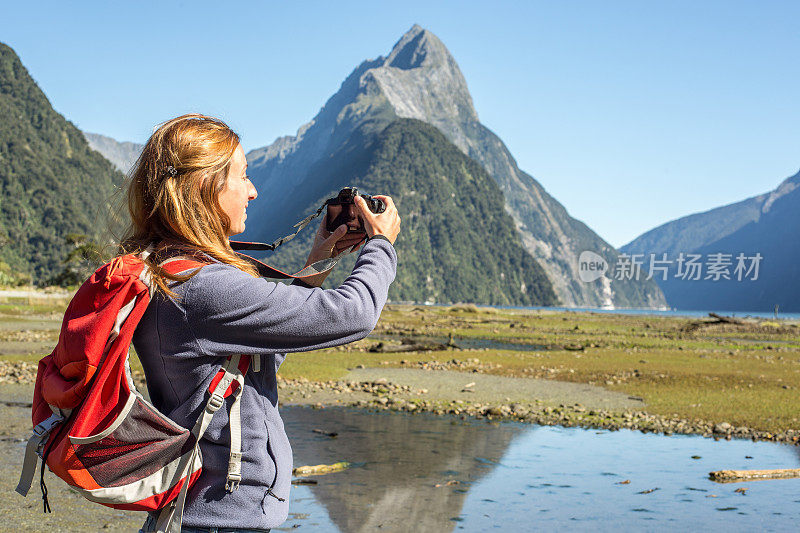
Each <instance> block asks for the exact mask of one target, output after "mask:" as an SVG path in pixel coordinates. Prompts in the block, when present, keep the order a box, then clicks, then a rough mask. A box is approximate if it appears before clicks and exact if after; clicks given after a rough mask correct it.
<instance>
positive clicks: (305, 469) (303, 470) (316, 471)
mask: <svg viewBox="0 0 800 533" xmlns="http://www.w3.org/2000/svg"><path fill="white" fill-rule="evenodd" d="M348 466H350V463H348V462H347V461H342V462H339V463H333V464H332V465H314V466H298V467H297V468H295V469H294V470H292V475H293V476H297V477H302V476H315V475H320V474H330V473H331V472H340V471H342V470H345V469H346V468H347V467H348Z"/></svg>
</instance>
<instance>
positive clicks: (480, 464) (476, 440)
mask: <svg viewBox="0 0 800 533" xmlns="http://www.w3.org/2000/svg"><path fill="white" fill-rule="evenodd" d="M282 412H283V417H284V420H285V423H286V430H287V432H288V433H289V436H290V438H291V439H292V448H293V450H294V462H295V465H304V464H321V463H323V464H329V463H335V462H338V461H343V460H344V461H350V462H353V463H356V464H357V466H356V467H354V468H350V469H349V470H347V471H346V472H345V473H340V474H332V475H327V476H321V477H318V478H317V480H318V481H319V484H318V485H315V486H311V487H310V490H311V492H312V493H313V495H314V497H315V498H316V500H317V501H318V502H320V503H321V504H322V505H323V506H324V507H325V508H326V510H327V513H328V517H329V519H330V520H331V521H332V522H333V523H334V524H335V525H336V526H337V527H338V529H339V530H340V531H348V532H350V531H352V532H357V531H374V530H375V529H377V528H380V529H381V530H382V531H449V530H452V529H453V527H454V526H455V524H456V521H454V520H452V519H453V518H457V517H458V516H459V515H460V514H461V512H462V506H463V504H464V500H465V498H466V495H467V492H468V491H469V488H470V487H471V486H472V485H473V484H474V483H475V482H477V481H478V480H480V479H481V478H482V477H484V476H485V475H487V474H488V473H489V472H491V471H492V469H493V468H495V467H496V465H497V464H499V461H500V459H501V458H502V457H503V455H504V454H505V452H506V450H507V448H508V445H509V443H510V442H511V440H512V439H513V438H514V437H515V436H516V435H518V434H520V432H521V431H522V429H523V427H522V426H519V425H515V424H503V425H495V426H490V425H488V424H486V423H479V424H476V423H473V422H465V423H462V422H460V421H458V422H456V421H455V420H452V419H450V418H442V417H434V416H427V415H416V416H403V415H397V414H390V413H378V414H369V413H364V412H358V411H354V410H344V409H330V408H328V409H324V410H314V409H308V408H294V407H293V408H285V409H283V411H282ZM313 429H323V430H325V431H326V432H336V433H338V437H336V438H335V439H330V438H327V437H324V436H321V435H319V434H315V433H313V432H312V430H313ZM448 482H451V483H452V482H458V483H457V484H450V485H447V483H448ZM437 484H438V485H442V486H440V487H436V486H435V485H437ZM297 489H299V487H295V488H294V489H293V492H294V494H293V500H294V496H295V495H298V494H299V495H302V494H303V491H300V490H297ZM292 503H293V504H294V503H295V502H294V501H293V502H292ZM295 510H296V509H295V506H294V505H292V511H293V512H294V511H295ZM301 523H302V522H301Z"/></svg>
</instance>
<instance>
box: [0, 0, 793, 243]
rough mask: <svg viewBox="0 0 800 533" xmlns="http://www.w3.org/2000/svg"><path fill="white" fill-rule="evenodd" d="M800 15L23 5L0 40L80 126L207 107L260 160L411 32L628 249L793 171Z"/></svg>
mask: <svg viewBox="0 0 800 533" xmlns="http://www.w3.org/2000/svg"><path fill="white" fill-rule="evenodd" d="M798 20H800V2H790V1H786V2H770V1H761V2H754V1H753V2H741V1H725V2H717V1H705V2H697V1H670V2H661V3H656V2H641V1H631V2H622V1H612V0H608V1H604V2H596V1H593V2H579V1H572V2H538V1H535V2H534V1H530V2H522V1H519V2H510V1H497V2H469V1H466V2H448V1H440V2H430V1H426V2H419V1H404V2H401V3H400V2H392V3H388V2H387V3H382V2H374V1H372V2H347V1H345V2H321V1H315V2H277V1H274V2H272V1H252V2H230V3H222V2H189V1H182V2H169V1H164V2H155V1H139V2H135V3H134V2H125V3H122V2H90V1H85V2H81V3H71V2H30V3H28V2H14V3H13V4H10V5H8V4H7V5H4V6H3V9H2V16H0V41H2V42H5V43H6V44H8V45H10V46H11V47H12V48H14V49H15V51H16V52H17V53H18V54H19V55H20V57H21V58H22V61H23V63H24V64H25V65H26V66H27V68H28V69H29V70H30V72H31V74H32V75H33V77H34V79H36V81H37V82H38V83H39V85H40V86H41V87H42V89H43V90H44V92H45V93H46V94H47V96H48V97H49V98H50V101H51V102H52V104H53V106H54V107H55V108H56V110H58V111H59V112H61V113H62V114H64V115H65V116H66V117H67V118H68V119H69V120H71V121H72V122H74V123H75V124H76V125H77V126H78V127H80V128H81V129H84V130H86V131H93V132H98V133H102V134H105V135H110V136H112V137H114V138H116V139H118V140H131V141H137V142H143V141H144V140H145V139H146V138H147V136H148V135H149V133H150V132H151V131H152V128H153V126H154V125H155V124H157V123H158V122H161V121H163V120H165V119H167V118H169V117H171V116H174V115H178V114H182V113H184V112H189V111H199V112H204V113H209V114H214V115H217V116H220V117H222V118H224V119H225V120H226V121H228V122H229V123H230V124H231V125H232V126H233V127H234V128H235V129H236V130H237V131H238V132H239V133H240V134H241V136H242V139H243V144H244V146H245V148H246V149H248V150H249V149H251V148H256V147H259V146H263V145H266V144H269V143H271V142H272V141H273V140H274V139H275V138H276V137H278V136H281V135H287V134H293V133H294V132H295V131H296V130H297V128H298V127H299V126H300V125H301V124H303V123H305V122H307V121H308V120H310V119H311V118H312V117H313V116H314V115H315V114H316V113H317V111H318V110H319V109H320V107H321V106H322V105H323V104H324V103H325V101H326V100H327V98H328V97H329V96H330V95H332V94H333V93H334V92H335V91H336V90H337V89H338V87H339V85H340V84H341V82H342V80H344V78H345V77H346V76H347V75H348V74H349V73H350V72H351V71H352V70H353V69H354V68H355V67H356V65H358V64H359V63H360V62H361V61H362V60H364V59H368V58H374V57H377V56H379V55H385V54H387V53H388V51H389V50H390V49H391V47H392V46H393V45H394V43H395V42H396V41H397V40H398V39H399V38H400V36H401V35H402V34H403V33H404V32H406V31H407V30H408V29H409V28H410V27H411V26H412V25H413V24H414V23H418V24H420V25H421V26H423V27H424V28H426V29H429V30H431V31H432V32H434V33H435V34H436V35H437V36H438V37H439V38H440V39H441V40H442V41H443V42H444V44H445V45H446V46H447V47H448V49H449V50H450V52H451V53H452V54H453V56H454V57H455V59H456V61H457V62H458V64H459V66H460V67H461V70H462V72H463V73H464V76H465V78H466V80H467V84H468V86H469V89H470V92H471V94H472V98H473V101H474V104H475V108H476V109H477V112H478V115H479V117H480V119H481V121H482V122H483V123H484V124H485V125H486V126H488V127H489V128H491V129H492V130H493V131H494V132H495V133H497V134H498V135H499V136H500V137H501V138H502V139H503V140H504V141H505V142H506V144H507V145H508V147H509V149H510V150H511V153H512V154H513V155H514V156H515V157H516V159H517V162H518V163H519V165H520V167H521V168H522V169H523V170H525V171H527V172H528V173H530V174H531V175H533V176H534V177H536V178H537V179H538V180H539V181H540V182H541V183H542V185H543V186H544V187H545V188H546V189H547V190H548V192H549V193H550V194H552V195H553V196H554V197H555V198H556V199H558V200H559V201H560V202H561V203H562V204H564V206H565V207H566V208H567V210H568V211H569V212H570V214H572V215H573V216H574V217H576V218H578V219H580V220H582V221H584V222H585V223H587V224H588V225H589V226H590V227H591V228H592V229H594V230H595V231H596V232H597V233H599V234H600V235H601V236H602V237H603V238H605V239H606V240H608V241H609V242H610V243H611V244H613V245H615V246H620V245H622V244H625V243H627V242H628V241H629V240H631V239H633V238H634V237H636V236H638V235H639V234H641V233H642V232H644V231H647V230H648V229H651V228H652V227H654V226H656V225H659V224H661V223H664V222H666V221H668V220H671V219H674V218H677V217H680V216H683V215H687V214H690V213H693V212H697V211H702V210H706V209H709V208H711V207H716V206H718V205H722V204H726V203H730V202H734V201H738V200H741V199H744V198H746V197H748V196H752V195H755V194H760V193H762V192H766V191H768V190H770V189H772V188H774V187H775V186H776V185H777V184H778V183H779V182H780V181H782V180H783V179H784V178H786V177H787V176H789V175H791V174H794V173H795V172H797V170H798V169H800V150H798V146H800V106H798V103H797V94H798V93H797V88H798V87H800V74H798V68H797V65H798V64H800V26H798V25H797V21H798ZM375 192H377V191H375ZM263 193H264V191H262V194H263Z"/></svg>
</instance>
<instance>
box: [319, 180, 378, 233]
mask: <svg viewBox="0 0 800 533" xmlns="http://www.w3.org/2000/svg"><path fill="white" fill-rule="evenodd" d="M356 196H361V198H363V199H364V201H365V202H367V207H369V210H370V211H372V212H373V213H376V214H377V213H383V212H384V211H386V204H385V203H384V202H383V200H381V199H380V198H375V197H373V196H370V195H368V194H359V192H358V189H357V188H355V187H345V188H344V189H342V190H341V191H339V194H338V195H337V196H336V198H329V199H328V200H327V201H326V202H325V205H326V206H328V213H327V219H326V224H325V227H326V228H327V229H328V231H330V232H333V231H334V230H335V229H336V228H338V227H339V226H341V225H342V224H347V233H364V221H363V220H361V217H359V216H358V207H356V204H355V199H356Z"/></svg>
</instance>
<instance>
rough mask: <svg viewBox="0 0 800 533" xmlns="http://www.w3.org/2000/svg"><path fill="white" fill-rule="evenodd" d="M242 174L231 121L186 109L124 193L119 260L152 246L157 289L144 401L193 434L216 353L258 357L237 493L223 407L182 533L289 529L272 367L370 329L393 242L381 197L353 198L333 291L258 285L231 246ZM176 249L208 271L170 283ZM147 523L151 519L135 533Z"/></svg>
mask: <svg viewBox="0 0 800 533" xmlns="http://www.w3.org/2000/svg"><path fill="white" fill-rule="evenodd" d="M246 168H247V161H246V159H245V156H244V151H243V149H242V147H241V145H240V144H239V138H238V136H237V135H236V134H235V133H234V132H233V131H231V129H230V128H228V126H227V125H225V124H224V123H223V122H221V121H219V120H217V119H214V118H211V117H206V116H202V115H185V116H182V117H178V118H176V119H173V120H170V121H168V122H166V123H164V124H162V125H161V126H160V127H159V128H158V129H156V131H155V132H154V133H153V135H152V136H151V137H150V139H149V140H148V142H147V144H146V145H145V148H144V150H143V152H142V155H141V156H140V158H139V161H138V162H137V165H136V167H135V169H134V171H133V174H132V176H131V181H130V185H129V189H128V204H129V206H128V207H129V211H130V215H131V221H132V222H131V227H130V229H129V231H128V234H127V235H126V238H125V239H124V241H123V246H122V247H123V249H124V251H125V252H126V253H132V252H133V253H136V252H140V251H142V250H144V249H146V248H148V247H150V246H152V247H154V249H155V250H156V253H154V254H153V255H151V256H150V257H151V258H153V259H150V258H148V262H149V263H150V266H151V268H152V269H153V281H154V282H155V284H156V285H157V286H158V288H159V291H158V292H157V293H156V295H155V296H154V298H153V299H152V301H151V303H150V306H149V307H148V309H147V311H146V313H145V315H144V317H143V318H142V320H141V321H140V323H139V326H138V328H137V330H136V334H135V336H134V346H135V348H136V351H137V353H138V355H139V358H140V360H141V362H142V366H143V367H144V371H145V375H146V377H147V384H148V389H149V392H150V398H151V401H152V402H153V404H154V405H155V406H156V407H158V408H159V409H160V410H161V411H162V412H163V413H165V414H166V415H167V416H169V417H170V418H171V419H173V420H174V421H175V422H177V423H178V424H180V425H182V426H184V427H189V428H191V427H192V425H193V424H194V422H195V420H196V419H197V417H198V416H199V414H200V412H201V411H202V409H203V408H204V406H205V403H206V401H207V392H206V391H207V390H208V386H209V383H210V382H211V380H212V378H213V376H214V375H215V374H216V372H217V371H218V369H219V368H220V365H221V364H222V363H223V362H224V361H225V358H226V357H228V356H230V355H235V354H249V355H251V357H252V360H253V363H252V364H251V367H250V370H249V371H248V373H247V374H246V376H245V386H244V390H243V392H242V396H241V400H240V401H241V420H242V421H243V422H242V430H241V431H242V446H241V450H242V458H241V463H242V464H241V474H242V479H241V482H240V484H239V487H238V489H236V490H232V491H229V490H226V475H227V471H228V460H229V453H230V431H229V430H228V409H227V408H222V409H220V410H219V411H218V412H217V413H215V414H214V416H213V418H212V420H211V424H210V426H209V428H208V430H207V431H206V433H205V435H204V437H203V438H202V440H201V442H200V449H201V452H202V458H203V471H202V475H201V476H200V477H199V479H198V480H197V482H196V483H195V484H194V485H193V486H192V488H191V489H190V490H189V494H188V498H187V501H186V508H185V511H184V516H183V524H184V528H185V530H186V531H209V530H211V529H212V528H226V531H227V530H228V529H233V530H235V531H265V530H268V529H269V528H272V527H275V526H278V525H280V524H281V523H282V522H284V520H285V519H286V517H287V513H288V497H289V487H290V478H291V470H292V450H291V448H290V446H289V441H288V439H287V437H286V433H285V431H284V428H283V422H282V421H281V417H280V414H279V413H278V409H277V405H278V393H277V386H276V371H277V369H278V367H279V366H280V364H281V362H282V361H283V359H284V354H285V353H287V352H301V351H308V350H316V349H319V348H327V347H330V346H336V345H339V344H345V343H348V342H351V341H354V340H357V339H361V338H363V337H365V336H366V335H368V334H369V333H370V331H372V329H373V328H374V327H375V324H376V322H377V320H378V317H379V316H380V312H381V309H382V308H383V305H384V303H385V302H386V297H387V291H388V288H389V284H390V283H391V282H392V280H393V279H394V275H395V268H396V261H397V256H396V254H395V250H394V248H393V243H394V240H395V239H396V238H397V234H398V233H399V230H400V218H399V217H398V215H397V210H396V209H395V207H394V203H393V202H392V200H391V198H389V197H386V196H384V197H380V198H382V199H383V200H384V201H385V202H386V206H387V207H386V211H385V212H384V213H381V214H379V215H375V214H373V213H372V212H370V211H369V209H368V208H367V207H366V205H365V203H364V201H363V200H361V199H360V198H359V199H358V208H359V211H360V213H361V218H362V219H363V222H364V229H365V231H366V234H367V237H368V238H367V241H366V243H365V244H364V245H363V248H362V250H361V253H360V255H359V257H358V260H357V261H356V265H355V267H354V269H353V272H352V274H351V275H350V276H349V277H348V278H347V279H346V280H345V282H344V283H343V284H342V285H341V286H340V287H339V288H337V289H333V290H322V289H320V288H318V286H319V285H320V284H321V283H322V281H323V279H324V278H325V276H326V275H327V273H321V274H318V275H317V276H316V277H315V278H313V279H311V280H310V282H309V283H302V284H298V283H295V284H293V285H284V284H280V283H272V282H268V281H266V280H264V279H262V278H258V277H257V274H256V271H255V269H254V268H253V267H252V266H251V265H250V264H249V263H248V262H247V261H246V260H244V259H242V258H241V257H239V256H237V255H236V254H235V253H234V252H233V250H232V249H231V247H230V244H229V241H228V238H229V237H230V236H232V235H235V234H238V233H241V232H242V231H244V229H245V220H246V219H247V207H248V203H249V202H250V201H251V200H255V198H256V196H257V192H256V190H255V187H253V184H252V183H251V182H250V180H249V179H248V177H247V174H246ZM346 232H347V228H346V226H344V225H343V226H341V227H339V228H337V229H336V231H334V232H333V234H330V233H328V232H327V231H326V230H325V228H324V224H321V225H320V229H319V230H318V232H317V236H316V239H315V242H314V245H313V247H312V250H311V253H310V254H309V258H308V264H311V263H313V262H315V261H318V260H321V259H324V258H328V257H331V256H332V255H335V254H337V253H340V252H342V251H344V250H347V249H349V248H351V247H353V246H357V245H358V242H359V241H360V240H361V239H362V238H363V236H362V237H358V236H353V234H347V233H346ZM173 255H182V256H191V257H193V258H194V259H196V260H199V261H203V262H206V263H208V264H207V265H206V266H203V267H202V268H200V269H198V270H196V271H195V272H188V273H183V275H178V276H170V275H168V274H167V273H166V272H164V271H162V270H161V269H159V268H158V266H157V265H158V263H159V262H160V261H163V260H165V259H167V258H168V257H171V256H173ZM312 285H316V286H317V287H314V286H312ZM259 367H260V368H259ZM256 370H257V371H256ZM230 401H231V398H229V399H228V403H230ZM229 488H230V487H229ZM153 520H154V517H152V516H151V517H150V518H148V522H146V523H145V527H144V530H147V529H148V528H149V527H152V524H153Z"/></svg>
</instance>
